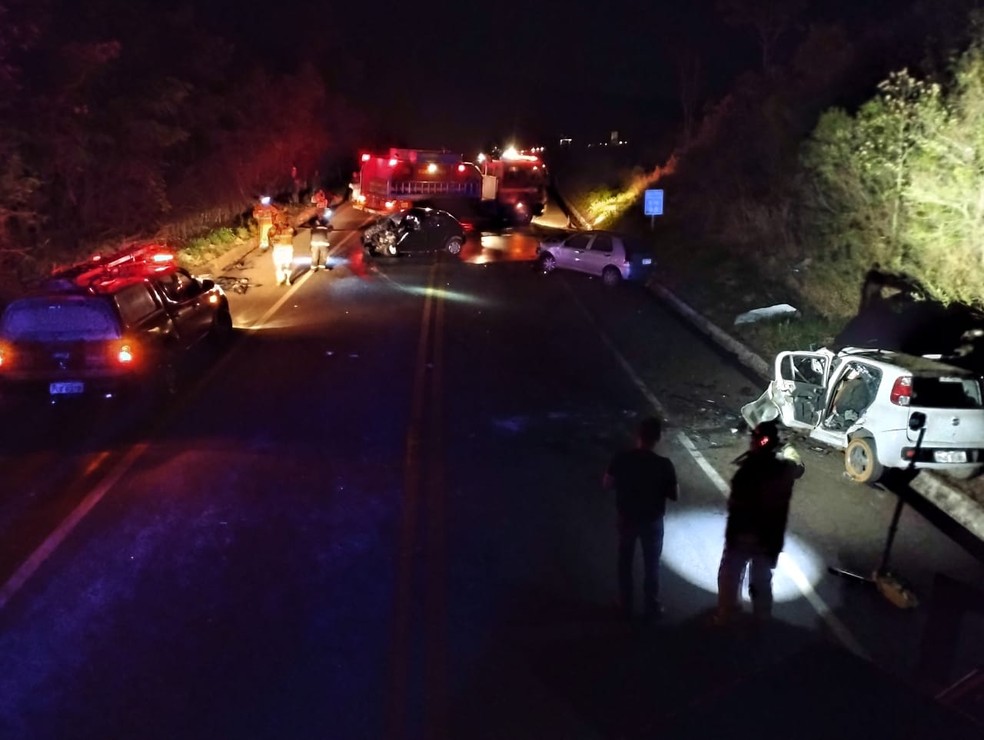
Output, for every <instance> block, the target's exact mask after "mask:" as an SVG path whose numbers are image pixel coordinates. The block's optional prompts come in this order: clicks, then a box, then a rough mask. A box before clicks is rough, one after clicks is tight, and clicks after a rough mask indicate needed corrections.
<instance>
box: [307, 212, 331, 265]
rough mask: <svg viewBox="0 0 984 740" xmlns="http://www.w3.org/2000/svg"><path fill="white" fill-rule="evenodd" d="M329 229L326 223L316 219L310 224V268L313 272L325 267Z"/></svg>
mask: <svg viewBox="0 0 984 740" xmlns="http://www.w3.org/2000/svg"><path fill="white" fill-rule="evenodd" d="M329 229H330V227H329V226H328V224H326V223H324V222H322V221H320V220H318V219H315V220H314V221H313V222H312V224H311V269H312V270H313V271H314V272H317V271H318V270H320V269H321V268H322V267H327V264H326V262H327V260H328V247H329V246H330V245H329V244H328V231H329Z"/></svg>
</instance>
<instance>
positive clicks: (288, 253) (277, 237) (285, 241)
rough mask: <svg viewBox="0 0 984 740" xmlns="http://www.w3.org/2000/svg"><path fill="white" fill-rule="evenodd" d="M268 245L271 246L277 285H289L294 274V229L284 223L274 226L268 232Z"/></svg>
mask: <svg viewBox="0 0 984 740" xmlns="http://www.w3.org/2000/svg"><path fill="white" fill-rule="evenodd" d="M270 244H271V245H272V246H273V270H274V273H275V274H276V276H277V285H290V278H291V275H292V274H293V272H294V227H292V226H291V225H290V224H289V223H286V222H281V223H279V224H274V227H273V228H272V229H271V230H270Z"/></svg>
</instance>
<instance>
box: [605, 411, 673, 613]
mask: <svg viewBox="0 0 984 740" xmlns="http://www.w3.org/2000/svg"><path fill="white" fill-rule="evenodd" d="M662 433H663V425H662V422H661V421H660V420H659V419H657V418H655V417H651V418H648V419H644V420H643V421H642V423H641V424H640V425H639V429H638V433H637V436H636V446H635V448H634V449H631V450H626V451H625V452H621V453H619V454H617V455H615V457H614V458H612V461H611V463H609V465H608V470H607V471H606V472H605V476H604V480H603V485H604V487H605V488H606V489H608V490H611V489H614V490H615V504H616V508H617V510H618V586H619V597H620V598H619V606H620V608H621V610H622V613H623V615H624V616H625V617H631V616H632V559H633V557H634V555H635V543H636V540H638V541H639V543H640V544H641V546H642V562H643V568H644V579H643V587H644V596H645V610H646V615H647V616H650V617H658V616H659V615H660V614H662V613H663V607H662V605H661V604H660V602H659V558H660V555H661V554H662V552H663V515H664V514H665V513H666V501H667V500H668V499H669V500H672V501H676V500H677V498H678V497H679V487H678V485H677V476H676V469H675V468H674V467H673V463H672V462H671V461H670V459H669V458H666V457H663V456H662V455H658V454H656V451H655V447H656V444H657V443H658V442H659V440H660V437H661V436H662Z"/></svg>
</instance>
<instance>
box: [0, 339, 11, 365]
mask: <svg viewBox="0 0 984 740" xmlns="http://www.w3.org/2000/svg"><path fill="white" fill-rule="evenodd" d="M10 359H11V355H10V348H9V347H4V346H2V345H0V368H6V367H10Z"/></svg>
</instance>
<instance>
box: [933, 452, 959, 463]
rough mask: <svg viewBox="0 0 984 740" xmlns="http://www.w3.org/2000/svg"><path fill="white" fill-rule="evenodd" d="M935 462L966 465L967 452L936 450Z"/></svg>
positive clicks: (934, 453) (934, 454)
mask: <svg viewBox="0 0 984 740" xmlns="http://www.w3.org/2000/svg"><path fill="white" fill-rule="evenodd" d="M933 461H934V462H938V463H965V462H967V452H966V451H965V450H935V451H934V452H933Z"/></svg>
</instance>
